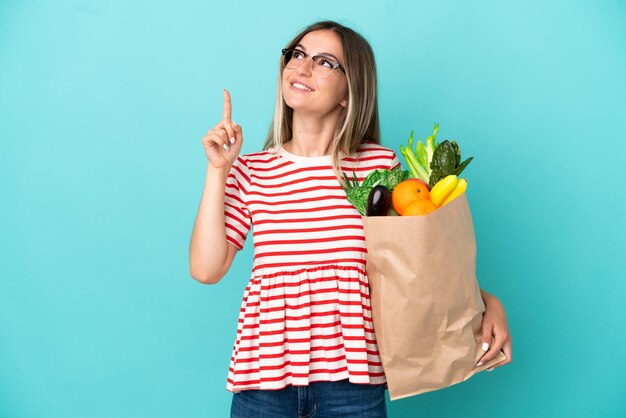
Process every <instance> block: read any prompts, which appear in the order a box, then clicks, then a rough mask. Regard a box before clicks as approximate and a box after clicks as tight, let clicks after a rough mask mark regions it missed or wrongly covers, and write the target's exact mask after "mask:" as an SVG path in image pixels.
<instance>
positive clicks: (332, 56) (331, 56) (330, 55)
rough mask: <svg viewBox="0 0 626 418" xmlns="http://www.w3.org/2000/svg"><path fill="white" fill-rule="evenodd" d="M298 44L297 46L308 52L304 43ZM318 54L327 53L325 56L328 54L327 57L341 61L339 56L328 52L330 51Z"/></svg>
mask: <svg viewBox="0 0 626 418" xmlns="http://www.w3.org/2000/svg"><path fill="white" fill-rule="evenodd" d="M296 46H297V47H298V46H299V47H300V48H302V50H303V51H304V52H306V48H305V46H304V45H302V44H298V45H296ZM318 55H325V56H327V57H330V58H334V60H335V61H337V62H339V58H337V57H336V56H334V55H333V54H331V53H328V52H320V53H319V54H318Z"/></svg>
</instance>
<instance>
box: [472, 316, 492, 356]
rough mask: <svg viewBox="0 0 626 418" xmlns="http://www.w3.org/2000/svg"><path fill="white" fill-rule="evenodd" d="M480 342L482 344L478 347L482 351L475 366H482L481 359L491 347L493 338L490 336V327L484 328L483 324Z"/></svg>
mask: <svg viewBox="0 0 626 418" xmlns="http://www.w3.org/2000/svg"><path fill="white" fill-rule="evenodd" d="M481 341H482V344H481V346H480V349H481V351H482V354H481V356H480V360H479V361H478V363H476V366H482V365H483V361H482V358H483V356H484V355H485V353H487V351H489V347H490V346H491V343H492V341H493V337H492V335H491V327H490V326H485V324H483V329H482V337H481Z"/></svg>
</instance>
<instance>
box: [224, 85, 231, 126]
mask: <svg viewBox="0 0 626 418" xmlns="http://www.w3.org/2000/svg"><path fill="white" fill-rule="evenodd" d="M231 113H232V105H231V102H230V93H229V92H228V90H226V89H224V117H223V119H224V120H228V121H230V120H231V119H230V117H231Z"/></svg>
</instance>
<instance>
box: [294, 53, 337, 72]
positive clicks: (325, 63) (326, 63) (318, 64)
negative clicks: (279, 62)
mask: <svg viewBox="0 0 626 418" xmlns="http://www.w3.org/2000/svg"><path fill="white" fill-rule="evenodd" d="M283 57H284V60H285V67H287V68H289V69H295V68H298V67H299V66H300V65H302V62H303V61H306V58H308V56H307V55H306V54H305V53H304V52H302V51H300V50H297V49H286V50H284V51H283ZM310 65H311V70H312V71H313V74H315V75H316V76H318V77H328V76H329V75H330V74H331V73H332V72H333V70H334V69H335V68H336V67H337V63H336V62H335V60H333V59H330V58H326V57H324V56H317V57H314V59H313V60H312V61H311V64H310Z"/></svg>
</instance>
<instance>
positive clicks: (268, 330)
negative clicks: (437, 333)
mask: <svg viewBox="0 0 626 418" xmlns="http://www.w3.org/2000/svg"><path fill="white" fill-rule="evenodd" d="M340 157H341V160H340V162H341V167H342V170H343V171H344V172H345V173H346V174H347V175H348V176H349V177H352V173H353V172H355V173H356V175H357V177H358V179H359V181H363V179H364V178H365V177H366V176H367V174H368V173H369V172H370V171H372V170H375V169H381V168H382V169H393V168H395V167H397V166H399V165H400V162H399V161H398V158H397V156H396V154H395V152H394V151H392V150H391V149H389V148H385V147H383V146H381V145H378V144H373V143H364V144H361V146H360V148H359V150H358V151H357V153H356V154H355V155H353V156H350V157H347V156H345V155H344V154H343V153H342V154H340ZM225 215H226V216H225V218H226V236H227V239H228V241H229V242H230V243H231V244H233V245H235V246H236V247H237V249H238V250H240V249H242V248H243V244H244V241H245V239H246V236H247V234H248V232H249V230H250V225H252V229H253V234H252V236H253V241H254V262H253V268H252V275H251V278H250V282H249V284H248V286H247V287H246V289H245V291H244V295H243V302H242V304H241V309H240V314H239V324H238V330H237V337H236V340H235V344H234V347H233V352H232V357H231V360H230V368H229V372H228V380H227V385H226V389H227V390H229V391H231V392H238V391H240V390H246V389H281V388H284V387H285V386H287V385H298V386H300V385H307V384H308V383H310V382H315V381H337V380H341V379H349V381H350V382H352V383H369V384H380V383H384V382H385V375H384V372H383V368H382V365H381V362H380V357H379V354H378V347H377V345H376V338H375V336H374V329H373V325H372V312H371V308H370V294H369V285H368V280H367V275H366V273H365V259H366V254H367V249H366V246H365V235H364V232H363V224H362V220H361V215H360V214H359V212H358V211H357V210H356V209H355V208H354V206H352V205H351V204H350V203H349V202H348V201H347V200H346V194H345V192H344V191H343V189H342V187H341V185H340V184H339V182H338V181H337V177H336V176H335V172H334V171H333V169H332V161H331V157H330V156H321V157H303V156H298V155H294V154H291V153H289V152H287V151H286V150H285V149H284V148H279V149H278V150H276V149H274V148H270V149H268V150H266V151H261V152H256V153H252V154H246V155H242V156H240V157H238V158H237V159H236V160H235V162H234V163H233V165H232V167H231V170H230V174H229V176H228V180H227V183H226V194H225Z"/></svg>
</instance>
